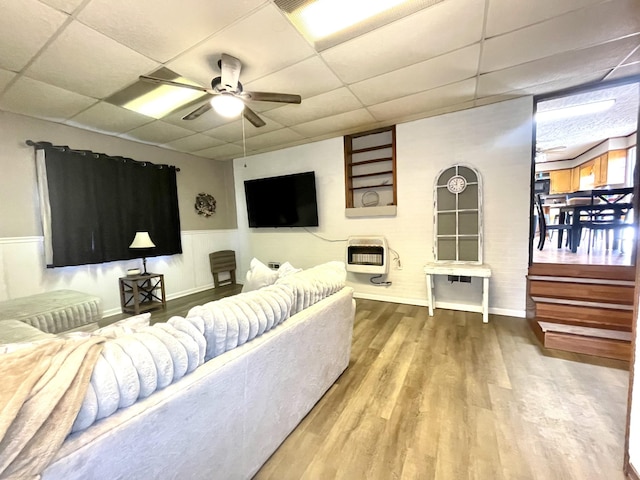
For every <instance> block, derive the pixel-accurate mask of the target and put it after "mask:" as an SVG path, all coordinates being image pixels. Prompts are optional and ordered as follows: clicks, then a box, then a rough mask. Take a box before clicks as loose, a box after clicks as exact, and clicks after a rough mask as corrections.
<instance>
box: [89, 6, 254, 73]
mask: <svg viewBox="0 0 640 480" xmlns="http://www.w3.org/2000/svg"><path fill="white" fill-rule="evenodd" d="M263 3H265V0H234V1H232V2H224V4H221V3H220V2H212V1H211V0H181V1H179V2H177V1H175V0H135V1H131V0H92V1H91V2H90V3H89V5H87V7H86V8H85V9H84V10H83V11H82V12H81V13H80V15H79V17H78V18H79V19H80V20H81V21H82V22H84V23H86V24H88V25H90V26H92V27H94V28H96V29H97V30H99V31H100V32H102V33H104V34H105V35H108V36H109V37H111V38H113V39H115V40H117V41H118V42H120V43H122V44H123V45H126V46H128V47H130V48H132V49H134V50H137V51H139V52H141V53H143V54H144V55H147V56H149V57H151V58H153V59H155V60H157V61H159V62H167V61H169V60H171V59H172V58H174V57H176V56H177V55H179V54H180V53H182V52H184V51H185V50H187V49H189V48H190V47H192V46H193V45H194V44H197V43H198V42H200V41H202V40H204V39H205V38H207V37H209V36H210V35H211V34H213V33H215V32H217V31H219V30H221V29H223V28H224V27H225V26H226V25H228V24H229V23H232V22H234V21H236V20H238V19H239V18H241V17H242V16H244V15H247V14H248V13H249V12H251V11H252V10H253V9H255V8H256V7H258V6H259V5H260V4H263Z"/></svg>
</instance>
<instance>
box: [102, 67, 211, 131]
mask: <svg viewBox="0 0 640 480" xmlns="http://www.w3.org/2000/svg"><path fill="white" fill-rule="evenodd" d="M151 76H152V77H157V78H162V79H164V80H173V81H175V82H180V83H187V84H189V85H195V86H198V85H197V84H196V83H193V82H192V81H190V80H187V79H186V78H183V77H180V76H179V75H178V74H177V73H175V72H172V71H171V70H169V69H168V68H164V67H162V68H160V69H159V70H157V71H155V72H153V73H152V74H151ZM205 96H207V94H206V93H204V92H199V91H197V90H191V89H189V88H180V87H172V86H170V85H155V84H152V83H148V82H143V81H137V82H136V83H134V84H133V85H130V86H129V87H127V88H125V89H124V90H120V91H119V92H117V93H115V94H113V95H111V96H110V97H109V98H106V99H105V101H107V102H109V103H112V104H114V105H118V106H119V107H124V108H126V109H128V110H132V111H134V112H137V113H141V114H143V115H146V116H147V117H152V118H156V119H160V118H163V117H165V116H167V115H168V114H169V113H171V112H173V111H174V110H177V109H179V108H181V107H184V106H186V105H188V104H191V103H195V102H196V101H197V100H198V99H201V98H203V97H205Z"/></svg>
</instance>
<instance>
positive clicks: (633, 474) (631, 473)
mask: <svg viewBox="0 0 640 480" xmlns="http://www.w3.org/2000/svg"><path fill="white" fill-rule="evenodd" d="M625 462H626V459H625ZM624 473H625V475H626V476H627V477H628V478H630V479H631V480H640V475H638V471H637V470H636V469H635V468H633V465H631V464H627V465H625V468H624Z"/></svg>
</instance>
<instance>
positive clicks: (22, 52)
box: [0, 0, 68, 72]
mask: <svg viewBox="0 0 640 480" xmlns="http://www.w3.org/2000/svg"><path fill="white" fill-rule="evenodd" d="M1 9H2V14H1V15H0V68H4V69H7V70H13V71H15V72H18V71H20V70H21V69H22V68H24V67H25V66H26V65H27V63H28V62H29V61H30V60H31V59H32V58H33V56H34V55H35V54H36V53H38V51H39V50H40V49H41V48H42V47H43V46H44V45H45V43H46V42H47V40H48V39H49V37H50V36H51V35H53V34H54V33H55V32H56V30H58V28H60V26H62V24H63V23H64V22H65V20H66V19H67V18H68V17H67V15H65V14H64V13H61V12H58V11H56V10H54V9H53V8H51V7H48V6H47V5H43V4H42V3H40V2H37V1H36V0H23V1H19V2H17V1H9V2H2V7H1ZM18 26H19V28H18Z"/></svg>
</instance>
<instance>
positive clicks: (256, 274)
mask: <svg viewBox="0 0 640 480" xmlns="http://www.w3.org/2000/svg"><path fill="white" fill-rule="evenodd" d="M277 279H278V272H277V271H275V270H271V269H270V268H269V267H267V266H266V265H265V264H264V263H262V262H261V261H260V260H258V259H257V258H254V259H253V260H251V264H250V268H249V271H248V272H247V277H246V280H245V282H244V285H243V286H242V291H243V292H251V291H252V290H258V289H259V288H262V287H266V286H267V285H273V284H274V283H275V281H276V280H277Z"/></svg>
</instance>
